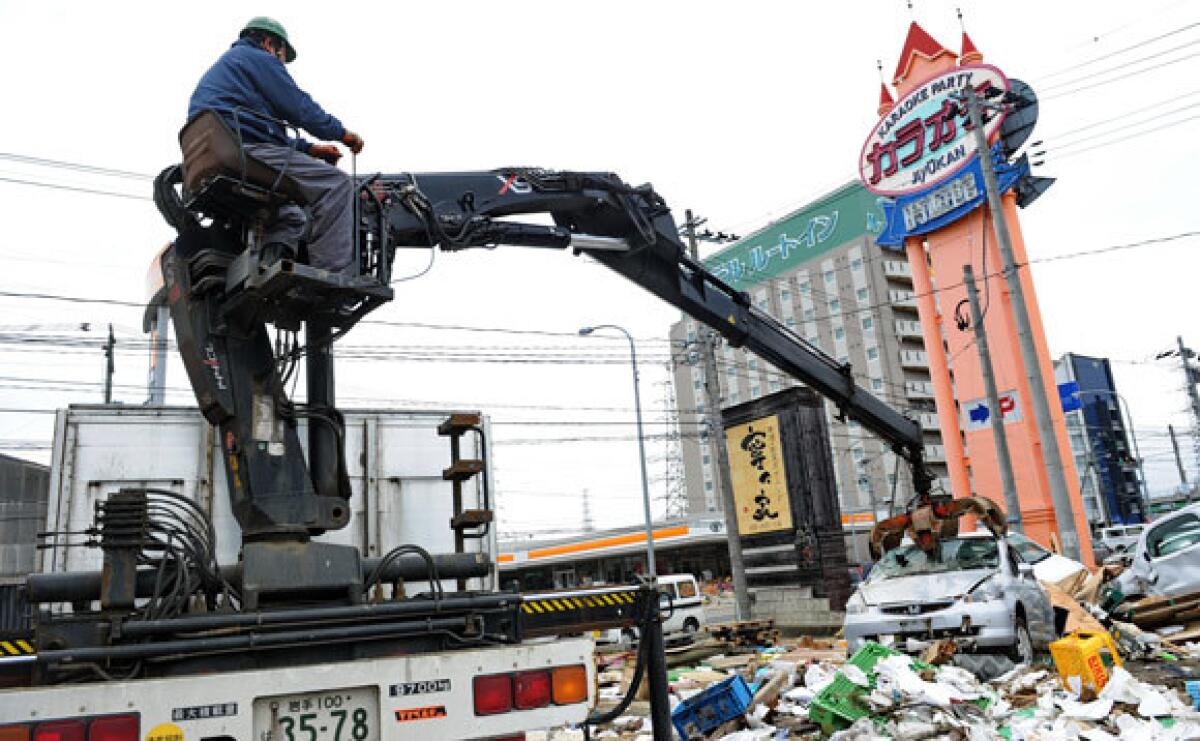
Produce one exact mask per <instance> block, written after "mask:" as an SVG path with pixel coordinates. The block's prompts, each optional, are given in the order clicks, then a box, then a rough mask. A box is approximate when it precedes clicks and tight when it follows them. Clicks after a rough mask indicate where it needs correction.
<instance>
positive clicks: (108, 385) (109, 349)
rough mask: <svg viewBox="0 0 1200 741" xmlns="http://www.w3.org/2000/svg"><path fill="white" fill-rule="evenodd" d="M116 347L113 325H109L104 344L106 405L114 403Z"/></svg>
mask: <svg viewBox="0 0 1200 741" xmlns="http://www.w3.org/2000/svg"><path fill="white" fill-rule="evenodd" d="M115 346H116V339H115V338H113V329H112V325H111V324H109V325H108V341H107V342H105V343H104V358H105V360H104V403H105V404H111V403H112V380H113V371H114V370H116V364H115V362H114V360H113V349H114V348H115Z"/></svg>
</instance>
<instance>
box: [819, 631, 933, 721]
mask: <svg viewBox="0 0 1200 741" xmlns="http://www.w3.org/2000/svg"><path fill="white" fill-rule="evenodd" d="M888 656H905V654H903V653H901V652H900V651H896V650H894V649H890V648H888V647H887V646H883V645H880V644H878V643H875V642H874V641H867V642H866V643H864V644H863V646H862V648H860V649H858V650H857V651H855V652H854V655H853V656H851V657H850V658H849V659H848V660H847V661H846V663H847V664H853V665H854V666H857V667H858V668H859V669H862V670H863V673H864V674H866V675H867V683H868V687H867V688H863V687H860V686H859V685H857V684H855V683H854V682H851V681H850V680H849V679H847V678H846V677H845V675H843V674H842V673H841V672H838V673H837V674H835V675H834V677H833V682H831V683H830V684H829V685H828V686H826V687H825V689H823V690H821V691H820V692H819V693H817V696H816V697H814V698H813V700H812V704H811V705H810V706H809V709H808V717H809V720H811V721H812V722H814V723H816V724H817V725H819V726H821V730H822V731H824V732H825V734H826V735H829V734H831V733H834V732H835V731H839V730H841V729H843V728H847V727H849V726H850V725H851V724H853V723H854V721H856V720H858V719H859V718H861V717H863V716H864V715H870V714H871V712H872V711H871V708H870V707H869V706H868V705H867V700H866V698H867V695H869V694H870V691H871V689H874V687H875V665H876V664H878V663H879V660H880V659H884V658H887V657H888ZM912 667H913V669H914V670H915V671H921V670H922V669H928V668H930V665H929V664H926V663H924V662H921V661H917V660H916V659H912Z"/></svg>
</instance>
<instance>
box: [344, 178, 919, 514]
mask: <svg viewBox="0 0 1200 741" xmlns="http://www.w3.org/2000/svg"><path fill="white" fill-rule="evenodd" d="M364 193H365V194H369V196H368V197H367V201H368V202H369V205H368V206H366V207H365V208H364V215H365V218H364V219H363V222H364V223H366V224H367V225H368V226H367V230H368V233H370V234H374V235H376V236H375V237H374V238H377V239H381V240H384V241H385V242H386V243H387V244H388V245H389V248H390V249H393V250H394V249H399V248H401V247H409V246H436V247H439V248H441V249H444V250H458V249H466V248H470V247H482V246H493V245H497V244H511V245H526V246H533V247H560V248H565V247H571V248H572V249H574V250H575V251H576V252H577V253H583V254H587V255H588V256H590V257H592V258H593V259H595V260H596V261H597V262H599V263H601V264H602V265H604V266H606V267H608V268H610V269H611V270H613V271H615V272H617V273H620V274H621V275H622V276H624V277H625V278H627V279H629V280H630V281H632V282H634V283H636V284H638V285H639V286H641V287H642V288H645V289H646V290H648V291H650V292H651V293H653V294H654V295H656V296H658V297H659V298H660V299H662V300H664V301H666V302H667V303H669V304H671V305H673V306H675V307H677V308H679V309H680V310H681V311H683V312H684V313H686V314H688V315H690V316H692V317H693V318H695V319H696V320H698V321H701V322H703V323H704V324H706V325H708V326H710V327H712V328H713V329H714V330H716V331H717V332H719V333H720V334H721V335H722V336H723V337H725V338H726V340H728V341H729V343H730V344H731V345H733V346H735V347H746V348H747V349H749V350H751V351H752V352H754V353H755V354H757V355H758V356H760V357H762V358H763V359H764V360H766V361H768V362H769V363H771V364H772V365H774V366H776V367H777V368H779V369H780V370H781V371H783V372H785V373H787V374H789V375H791V376H792V377H794V378H796V379H797V380H799V381H801V382H802V383H804V384H805V385H807V386H809V387H811V388H812V389H813V390H815V391H816V392H818V393H820V394H821V395H822V396H824V397H825V398H827V399H829V400H831V401H832V402H833V403H834V405H835V406H837V408H838V409H839V411H840V412H841V413H842V414H844V415H846V416H848V417H850V418H851V419H854V420H856V421H857V422H859V423H860V424H862V425H863V426H864V427H866V428H867V429H869V430H871V431H872V432H873V433H875V434H876V435H878V436H879V437H880V438H882V439H883V440H885V441H886V442H887V443H888V444H889V445H890V446H891V447H892V449H893V450H894V451H895V452H896V453H897V454H899V455H900V456H902V457H903V458H904V459H905V460H907V461H908V462H909V463H910V464H912V468H913V475H914V478H915V483H916V490H917V492H918V493H926V492H928V491H929V488H930V475H929V473H928V471H927V470H926V468H925V466H924V464H923V453H924V446H923V442H922V439H921V429H920V426H919V424H918V423H916V422H915V421H913V420H912V419H910V418H908V417H906V416H905V415H903V414H901V413H900V412H899V411H897V410H895V409H893V408H892V407H890V406H888V405H887V404H885V403H884V402H883V401H881V400H879V399H877V398H876V397H874V396H873V395H871V394H870V393H869V392H867V391H866V390H865V389H863V388H861V387H859V386H858V385H857V384H855V382H854V379H853V376H852V374H851V368H850V366H849V365H848V364H843V363H839V362H837V361H836V360H834V359H833V358H831V357H829V356H828V355H826V354H825V353H823V352H822V351H821V350H820V349H819V348H817V347H814V346H813V345H812V344H810V343H809V342H807V341H806V340H804V338H802V337H800V336H799V335H798V334H796V333H795V332H794V331H792V330H791V329H789V328H788V327H787V326H785V325H783V324H782V323H780V322H779V321H777V320H776V319H774V318H773V317H771V316H770V315H768V314H767V313H765V312H763V311H761V310H759V309H758V308H756V307H755V306H754V305H753V302H752V301H751V299H750V296H749V295H748V294H746V293H745V292H744V291H740V290H738V289H736V288H734V287H733V286H731V285H729V284H728V283H727V282H725V281H723V280H722V279H721V278H720V277H718V276H717V275H715V274H714V273H712V272H711V271H710V270H708V269H707V268H706V267H705V266H704V265H703V264H701V263H700V262H698V261H696V260H694V259H692V258H691V257H690V256H689V255H688V253H687V249H686V247H685V246H684V244H683V243H682V241H681V240H680V238H679V232H678V229H677V227H676V224H675V221H674V219H673V218H672V216H671V212H670V209H669V208H668V207H667V205H666V203H665V201H664V200H663V199H662V198H661V197H660V196H659V195H658V194H657V193H656V192H655V191H654V189H653V188H652V187H651V186H649V185H643V186H637V187H633V186H629V185H627V184H625V183H624V182H622V181H621V179H620V178H619V177H617V176H616V175H613V174H609V173H578V172H548V171H544V170H532V169H521V168H508V169H499V170H493V171H484V172H476V173H436V174H428V175H413V174H401V175H386V176H384V175H380V176H377V177H376V178H373V179H371V180H370V181H369V182H368V184H367V186H366V187H365V188H364ZM539 213H543V214H549V215H550V216H551V217H552V219H553V221H554V223H553V224H552V225H546V224H533V223H524V222H520V221H513V220H512V217H514V216H517V215H528V214H539Z"/></svg>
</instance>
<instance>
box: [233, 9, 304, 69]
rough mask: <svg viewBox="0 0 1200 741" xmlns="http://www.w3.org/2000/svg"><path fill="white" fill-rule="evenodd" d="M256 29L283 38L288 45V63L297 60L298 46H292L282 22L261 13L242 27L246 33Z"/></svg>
mask: <svg viewBox="0 0 1200 741" xmlns="http://www.w3.org/2000/svg"><path fill="white" fill-rule="evenodd" d="M254 30H257V31H267V32H269V33H273V34H275V35H276V36H278V37H279V38H281V39H283V45H284V46H285V47H287V61H288V63H291V62H292V61H293V60H295V58H296V47H294V46H292V42H291V41H289V40H288V35H287V29H286V28H284V27H283V24H282V23H280V22H279V21H277V20H275V19H274V18H268V17H267V16H265V15H260V16H257V17H255V18H251V19H250V20H249V21H247V22H246V25H245V26H244V27H243V28H242V33H243V34H244V33H246V32H247V31H254Z"/></svg>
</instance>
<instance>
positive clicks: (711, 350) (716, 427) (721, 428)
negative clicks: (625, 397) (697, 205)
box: [684, 209, 750, 620]
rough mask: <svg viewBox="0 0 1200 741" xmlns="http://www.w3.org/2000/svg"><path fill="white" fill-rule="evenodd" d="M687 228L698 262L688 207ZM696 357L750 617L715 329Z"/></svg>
mask: <svg viewBox="0 0 1200 741" xmlns="http://www.w3.org/2000/svg"><path fill="white" fill-rule="evenodd" d="M686 214H687V223H686V224H684V229H686V230H687V237H688V254H690V255H691V256H692V259H693V260H695V261H697V262H699V261H700V248H699V246H698V245H697V241H696V226H697V225H696V220H695V219H694V218H692V211H691V209H688V210H687V212H686ZM697 336H698V337H699V338H700V357H701V358H702V359H703V362H704V396H705V399H704V411H705V416H706V417H707V420H706V424H707V428H708V430H709V438H708V439H709V444H710V445H711V446H712V447H713V449H714V451H715V452H716V461H717V466H716V474H717V475H716V478H717V481H716V482H715V483H716V485H717V487H718V488H719V489H720V490H721V508H722V509H723V510H724V511H725V540H726V542H727V543H728V546H729V570H730V571H732V572H733V594H734V597H735V598H736V599H737V619H738V620H749V619H750V590H749V588H748V587H747V586H746V565H745V563H744V562H743V561H742V539H741V534H740V533H738V522H737V503H736V502H734V500H733V478H732V477H731V476H730V475H729V451H728V450H727V449H726V448H725V422H724V420H723V419H722V415H721V379H720V377H719V376H718V372H717V355H716V350H715V347H714V345H715V341H716V332H714V331H713V330H711V329H709V328H708V327H701V328H700V331H699V332H697Z"/></svg>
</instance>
